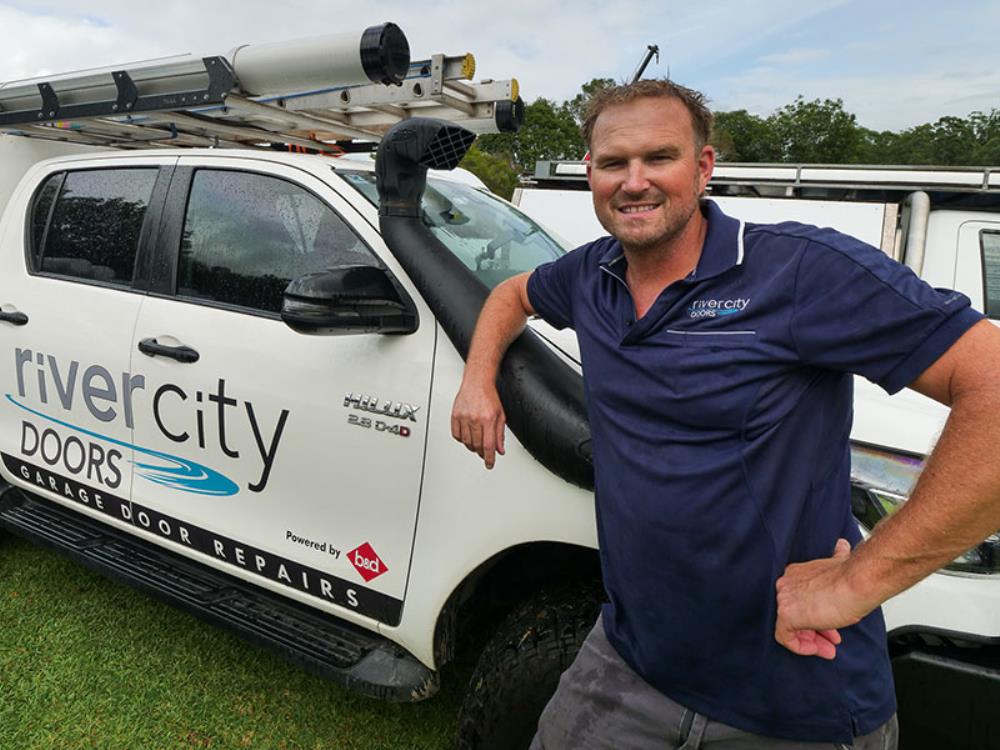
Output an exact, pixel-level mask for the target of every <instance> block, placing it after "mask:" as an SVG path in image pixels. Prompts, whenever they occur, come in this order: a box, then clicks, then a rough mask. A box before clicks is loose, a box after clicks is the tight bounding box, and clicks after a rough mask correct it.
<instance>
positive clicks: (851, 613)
mask: <svg viewBox="0 0 1000 750" xmlns="http://www.w3.org/2000/svg"><path fill="white" fill-rule="evenodd" d="M850 556H851V545H850V542H848V541H847V540H846V539H838V540H837V545H836V547H835V548H834V551H833V557H828V558H826V559H824V560H813V561H811V562H807V563H795V564H792V565H789V566H788V567H787V568H785V574H784V575H783V576H782V577H781V578H779V579H778V583H777V587H776V588H777V590H778V619H777V623H776V624H775V628H774V638H775V640H776V641H778V643H780V644H781V645H782V646H784V647H785V648H787V649H788V650H789V651H791V652H792V653H794V654H798V655H799V656H818V657H820V658H821V659H832V658H834V657H835V656H836V655H837V646H838V645H839V644H840V633H839V632H838V631H837V628H842V627H846V626H848V625H853V624H854V623H856V622H858V620H860V619H861V618H862V617H864V616H865V615H866V614H868V612H870V611H871V610H872V609H874V607H868V606H866V604H865V603H863V602H860V601H858V599H857V596H856V595H854V594H853V592H852V591H851V590H850V588H849V586H848V585H847V565H848V560H849V559H850Z"/></svg>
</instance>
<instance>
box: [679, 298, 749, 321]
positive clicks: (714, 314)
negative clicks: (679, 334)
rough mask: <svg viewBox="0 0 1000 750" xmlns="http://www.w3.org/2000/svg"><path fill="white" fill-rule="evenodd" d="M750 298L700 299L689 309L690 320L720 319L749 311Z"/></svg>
mask: <svg viewBox="0 0 1000 750" xmlns="http://www.w3.org/2000/svg"><path fill="white" fill-rule="evenodd" d="M749 304H750V298H749V297H747V298H746V299H744V298H742V297H740V298H738V299H699V300H695V301H694V302H692V303H691V306H690V307H689V308H688V310H687V312H688V317H689V318H718V317H720V316H723V315H736V314H737V313H741V312H743V311H744V310H746V309H747V305H749Z"/></svg>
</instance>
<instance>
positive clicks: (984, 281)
mask: <svg viewBox="0 0 1000 750" xmlns="http://www.w3.org/2000/svg"><path fill="white" fill-rule="evenodd" d="M955 288H956V290H958V291H960V292H962V293H963V294H965V295H967V296H968V297H969V299H971V300H972V306H973V307H975V308H976V309H977V310H980V311H982V312H984V313H986V315H988V316H989V317H990V318H991V319H992V320H1000V222H997V221H981V220H978V219H977V220H973V221H965V222H963V223H962V224H961V226H960V227H959V230H958V254H957V260H956V265H955Z"/></svg>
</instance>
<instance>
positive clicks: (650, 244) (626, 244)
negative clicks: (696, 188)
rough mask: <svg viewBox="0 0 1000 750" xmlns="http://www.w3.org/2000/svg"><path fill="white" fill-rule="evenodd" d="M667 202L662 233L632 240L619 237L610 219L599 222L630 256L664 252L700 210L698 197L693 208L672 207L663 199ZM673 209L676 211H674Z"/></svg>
mask: <svg viewBox="0 0 1000 750" xmlns="http://www.w3.org/2000/svg"><path fill="white" fill-rule="evenodd" d="M662 200H664V201H665V202H666V209H667V215H666V216H665V226H664V227H663V229H662V230H660V231H653V232H650V234H649V235H647V236H645V237H642V236H640V237H637V238H634V239H633V238H630V237H627V236H625V234H624V233H622V234H621V235H618V234H616V233H615V226H614V224H615V222H614V221H613V220H612V219H611V218H610V217H609V218H608V219H605V217H602V216H598V217H597V218H598V220H599V221H600V223H601V225H602V226H603V227H604V228H605V230H607V232H608V234H610V235H611V236H613V237H614V238H615V239H617V240H618V242H619V243H620V244H621V246H622V249H624V250H625V251H626V252H627V253H629V254H635V255H646V254H648V253H650V252H651V251H653V250H657V249H660V250H664V249H667V248H669V247H670V246H671V245H672V244H673V241H674V240H675V239H676V238H677V237H678V235H680V234H681V233H682V232H683V231H684V229H685V228H687V226H688V224H689V223H690V222H691V217H692V216H694V212H695V211H697V210H698V197H697V196H695V198H694V200H693V201H692V203H691V206H690V207H689V208H688V207H685V206H678V205H677V204H676V203H675V204H674V205H673V206H671V204H670V201H669V199H667V198H665V197H664V198H662ZM671 209H674V210H673V211H672V210H671ZM610 210H611V212H612V214H611V215H612V217H613V216H614V215H615V214H616V213H617V211H618V209H617V208H616V207H615V206H612V207H611V209H610Z"/></svg>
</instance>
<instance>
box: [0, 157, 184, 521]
mask: <svg viewBox="0 0 1000 750" xmlns="http://www.w3.org/2000/svg"><path fill="white" fill-rule="evenodd" d="M163 161H164V160H162V159H161V160H159V162H160V164H162V163H163ZM94 165H95V162H94V161H89V162H79V163H71V164H67V165H66V166H59V167H53V168H51V169H50V170H49V173H48V174H43V175H40V180H39V181H38V182H36V183H35V184H36V185H37V186H38V187H37V189H36V190H35V191H34V193H33V194H31V195H15V196H14V197H13V198H12V201H11V203H10V204H9V205H8V214H7V217H8V220H7V221H6V222H5V224H4V226H5V229H4V232H3V235H2V237H0V248H2V252H0V278H2V280H3V281H2V284H0V309H2V311H3V318H2V322H0V350H2V352H3V357H4V359H5V364H4V365H3V366H2V367H0V389H2V390H0V394H2V395H3V400H2V403H0V410H2V414H3V430H0V452H2V458H3V467H4V478H5V479H7V480H8V481H11V482H13V483H15V484H18V485H20V486H22V487H25V488H27V489H30V490H31V491H33V492H35V493H37V494H39V495H41V496H43V497H47V498H49V499H52V500H54V501H56V502H59V503H61V504H63V505H67V506H70V507H72V508H73V509H75V510H78V511H81V512H83V513H87V514H90V515H93V516H96V517H98V518H100V519H101V520H103V521H106V522H110V523H112V524H114V525H117V526H121V527H125V528H128V527H129V517H130V513H129V506H128V498H129V494H130V491H131V489H130V488H131V481H132V473H131V464H132V459H133V447H132V445H133V442H132V441H133V436H132V430H133V426H134V423H135V420H136V412H135V402H136V395H137V394H139V393H141V391H142V389H143V387H144V384H143V381H142V377H141V376H138V377H137V376H136V375H135V374H134V373H133V372H132V371H131V363H130V359H131V357H130V347H129V345H130V343H131V339H132V330H133V328H134V326H135V321H136V316H137V314H138V310H139V307H140V304H141V301H142V299H143V294H142V290H141V285H142V282H141V278H138V277H139V276H141V274H136V273H135V269H136V264H137V258H138V257H139V255H140V252H141V249H142V248H143V246H144V244H145V243H146V238H147V237H148V236H149V235H150V231H151V227H152V226H153V225H154V224H155V222H156V215H157V208H156V205H157V203H158V202H159V197H162V195H163V194H165V188H166V182H167V178H168V177H169V175H168V174H167V173H166V172H165V173H164V174H163V175H162V176H161V175H160V172H161V170H160V167H159V164H158V163H157V161H156V160H151V159H147V160H139V161H138V162H130V163H129V165H128V166H121V163H119V166H117V167H113V168H97V167H95V166H94ZM25 224H27V226H25Z"/></svg>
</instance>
